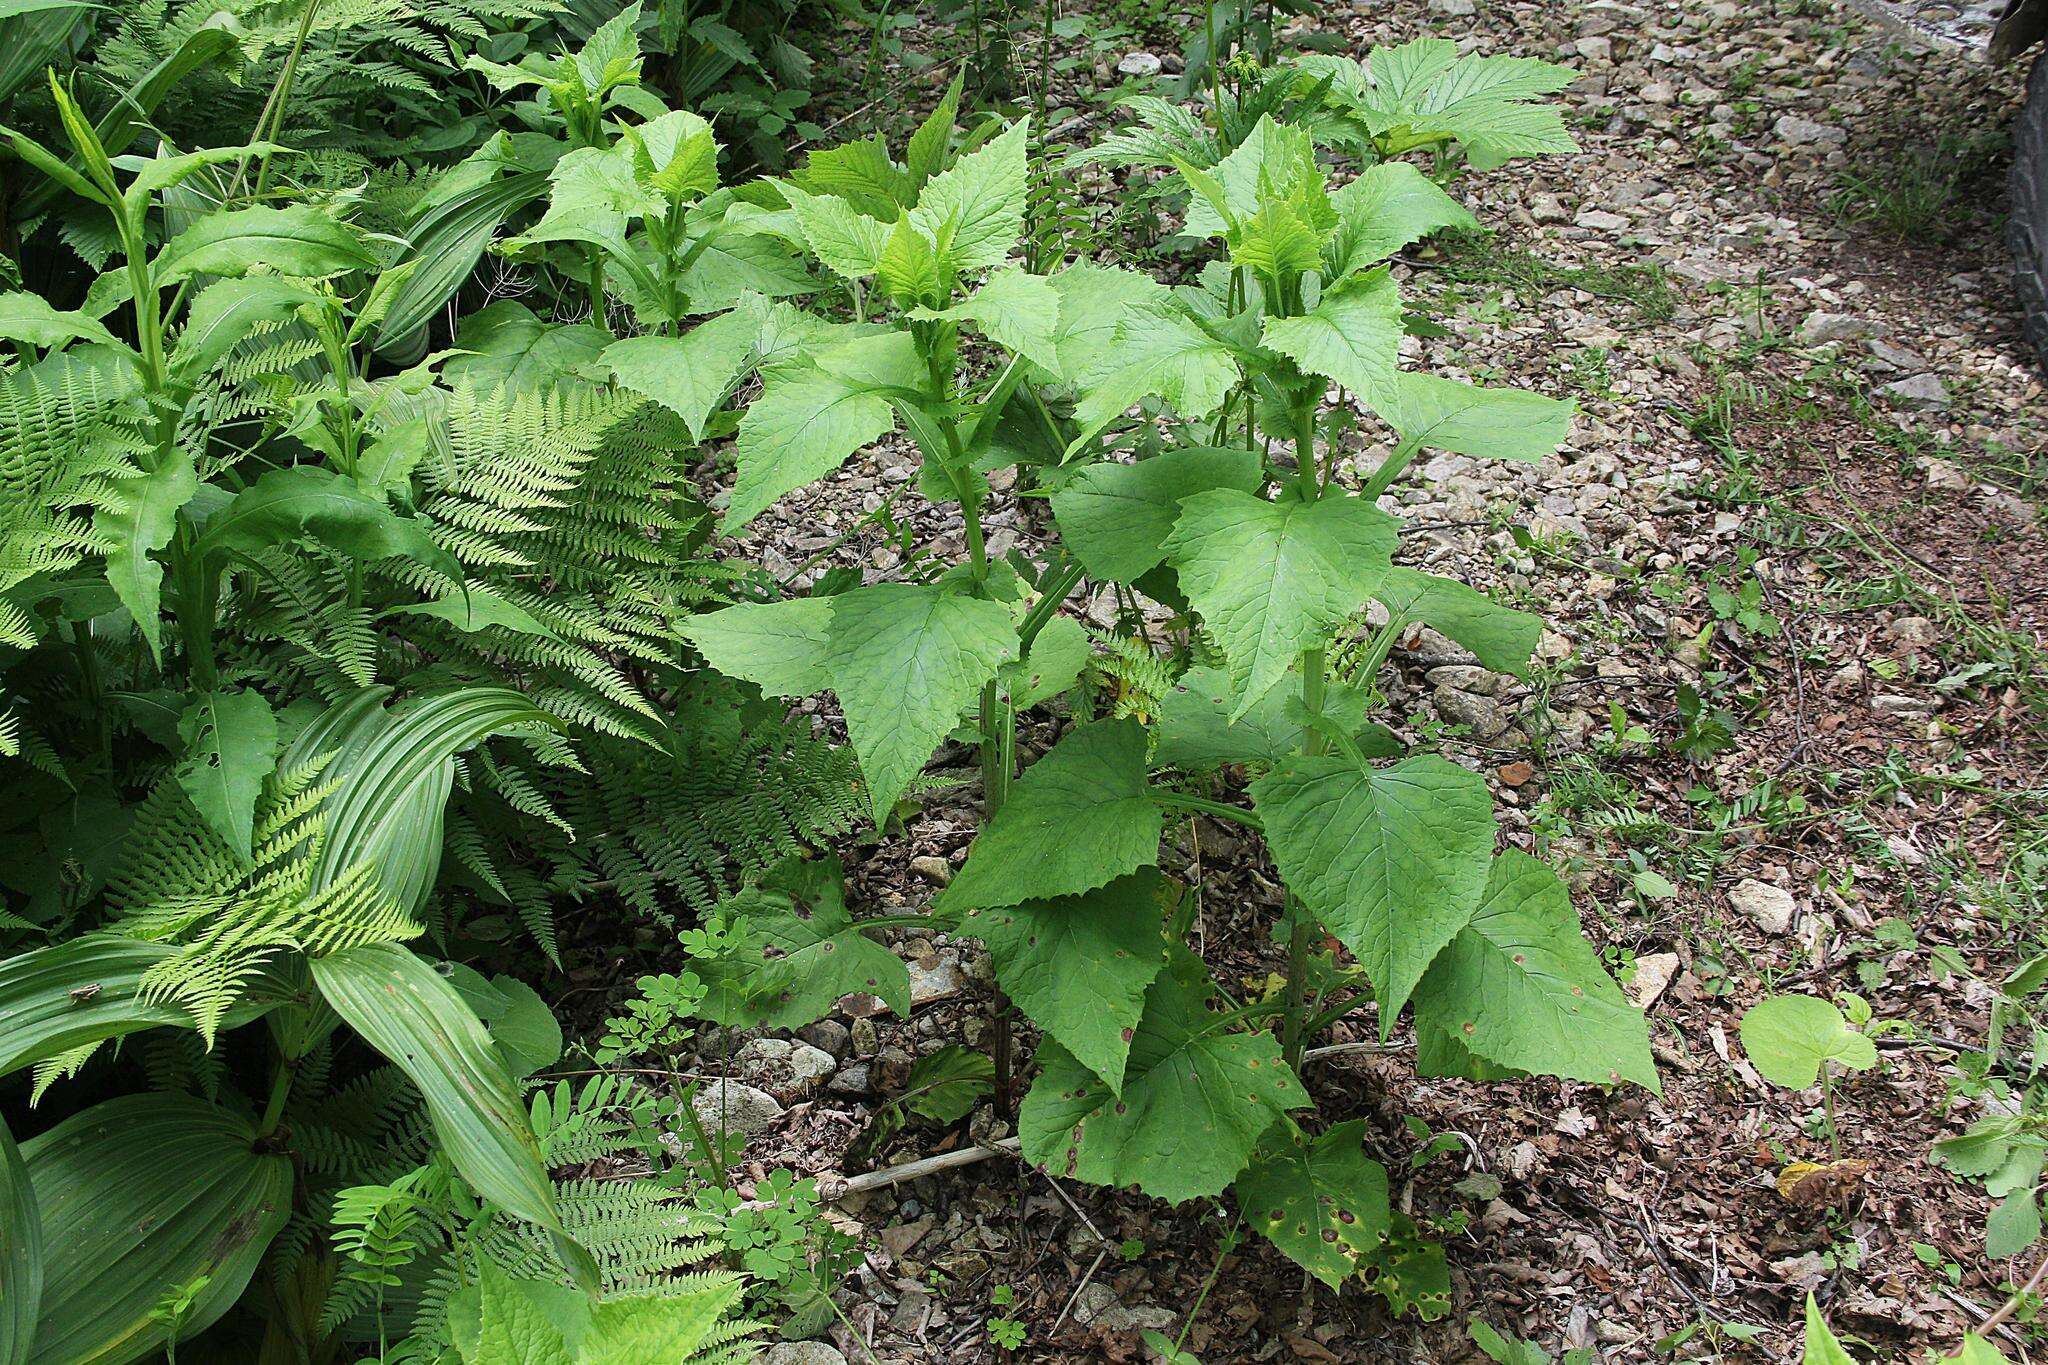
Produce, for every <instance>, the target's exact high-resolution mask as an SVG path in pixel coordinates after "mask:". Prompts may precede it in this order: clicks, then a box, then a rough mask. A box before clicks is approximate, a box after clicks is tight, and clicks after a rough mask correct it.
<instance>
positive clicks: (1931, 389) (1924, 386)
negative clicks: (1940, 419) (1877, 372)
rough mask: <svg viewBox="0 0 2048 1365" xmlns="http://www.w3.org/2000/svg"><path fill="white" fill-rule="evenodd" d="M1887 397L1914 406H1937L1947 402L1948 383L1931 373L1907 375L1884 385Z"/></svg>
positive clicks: (1942, 405) (1944, 404)
mask: <svg viewBox="0 0 2048 1365" xmlns="http://www.w3.org/2000/svg"><path fill="white" fill-rule="evenodd" d="M1884 392H1885V394H1886V396H1887V397H1889V398H1891V399H1892V400H1893V401H1895V402H1899V403H1906V404H1910V405H1912V406H1914V407H1928V408H1938V407H1944V406H1946V405H1947V403H1948V385H1946V384H1944V383H1942V382H1941V381H1940V380H1939V379H1937V378H1935V377H1934V376H1933V375H1931V374H1913V375H1907V376H1906V377H1905V378H1904V379H1894V380H1893V381H1892V382H1891V383H1889V384H1887V385H1885V386H1884Z"/></svg>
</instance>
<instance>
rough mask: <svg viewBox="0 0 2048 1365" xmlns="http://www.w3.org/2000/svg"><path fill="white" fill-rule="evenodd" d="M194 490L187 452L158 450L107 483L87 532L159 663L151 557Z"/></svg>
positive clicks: (157, 589)
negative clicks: (137, 471)
mask: <svg viewBox="0 0 2048 1365" xmlns="http://www.w3.org/2000/svg"><path fill="white" fill-rule="evenodd" d="M219 287H221V286H216V288H219ZM211 292H213V291H212V290H209V291H208V293H211ZM198 491H199V474H198V471H197V470H195V469H194V468H193V467H192V452H191V450H190V449H189V448H188V447H186V446H183V445H177V446H174V447H173V448H172V449H170V450H169V451H167V452H165V453H164V456H163V463H162V464H160V465H158V466H157V467H156V468H155V469H154V470H152V471H150V472H149V473H146V474H144V475H142V476H141V477H140V478H134V479H118V480H112V481H110V482H109V483H108V485H107V492H106V496H105V498H104V499H103V500H102V502H101V505H100V507H99V508H98V510H96V511H95V512H94V513H93V519H92V521H93V530H94V531H96V532H97V533H98V534H99V535H100V537H101V538H102V539H104V540H105V541H106V542H107V582H108V584H110V585H111V586H112V587H113V589H114V595H115V596H116V597H118V598H120V599H121V605H122V606H124V607H126V608H128V614H129V615H130V616H132V617H134V618H135V627H136V629H137V630H140V631H141V632H142V638H143V639H144V640H145V641H147V642H148V644H149V652H150V656H151V657H152V658H154V659H155V660H157V662H158V664H159V665H161V663H162V662H163V613H162V611H161V610H160V604H161V602H162V600H163V581H164V569H163V565H161V564H159V563H157V561H156V560H155V559H154V558H152V556H153V555H155V553H156V552H157V551H158V550H161V549H163V548H164V546H166V545H168V544H170V543H171V536H172V534H173V533H175V532H176V530H177V527H178V509H179V508H181V507H183V506H184V505H185V504H186V503H188V502H190V501H191V500H192V495H193V494H194V493H197V492H198Z"/></svg>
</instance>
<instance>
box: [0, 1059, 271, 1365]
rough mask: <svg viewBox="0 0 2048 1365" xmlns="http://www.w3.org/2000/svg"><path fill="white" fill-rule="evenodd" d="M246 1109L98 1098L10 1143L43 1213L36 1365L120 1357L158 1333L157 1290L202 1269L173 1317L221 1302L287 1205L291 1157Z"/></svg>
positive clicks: (226, 1303)
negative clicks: (268, 1150)
mask: <svg viewBox="0 0 2048 1365" xmlns="http://www.w3.org/2000/svg"><path fill="white" fill-rule="evenodd" d="M254 1139H255V1134H254V1130H253V1129H251V1127H250V1126H249V1124H248V1123H247V1121H246V1120H244V1119H241V1118H239V1117H237V1116H235V1115H233V1114H230V1113H228V1112H226V1111H225V1110H222V1109H218V1108H216V1107H214V1106H213V1105H211V1104H208V1103H207V1102H205V1101H204V1100H200V1099H196V1098H193V1097H191V1096H186V1095H161V1094H139V1095H123V1096H121V1097H120V1098H119V1099H113V1100H108V1101H106V1102H105V1103H104V1104H98V1105H95V1106H93V1107H92V1108H91V1109H88V1110H86V1111H85V1112H84V1113H82V1114H76V1115H74V1116H72V1117H71V1118H68V1119H66V1120H64V1122H62V1123H60V1124H58V1125H57V1126H56V1127H55V1128H53V1129H51V1130H50V1131H49V1132H47V1133H45V1134H43V1135H42V1136H41V1137H39V1138H36V1139H34V1140H32V1141H30V1142H28V1143H26V1144H24V1146H23V1147H22V1156H23V1158H24V1160H25V1161H26V1163H27V1167H28V1174H29V1180H30V1182H31V1184H32V1185H33V1186H34V1189H35V1198H36V1204H37V1207H38V1208H39V1209H40V1211H41V1214H42V1224H43V1249H44V1255H43V1292H42V1311H41V1314H40V1317H39V1318H38V1320H37V1324H36V1338H35V1348H34V1352H33V1354H32V1356H31V1357H30V1358H31V1359H33V1360H35V1361H37V1362H38V1365H73V1363H74V1362H75V1363H77V1365H83V1363H84V1362H88V1361H90V1362H94V1365H121V1362H125V1361H132V1360H141V1359H145V1358H147V1357H149V1356H151V1355H153V1354H154V1353H156V1352H157V1351H158V1350H159V1349H160V1348H161V1347H162V1345H163V1343H164V1340H165V1336H166V1331H167V1324H166V1323H165V1322H164V1321H163V1320H161V1319H160V1318H158V1317H156V1316H155V1309H156V1307H157V1305H158V1304H159V1303H161V1302H162V1301H163V1299H164V1298H165V1296H166V1295H168V1294H171V1293H173V1292H175V1291H179V1290H183V1289H186V1288H188V1287H190V1286H191V1285H193V1284H195V1283H199V1282H201V1281H202V1280H203V1287H202V1288H200V1289H199V1290H198V1292H197V1293H196V1294H195V1295H194V1296H193V1298H192V1302H191V1307H190V1309H189V1310H188V1311H187V1313H186V1314H185V1315H184V1317H183V1319H182V1320H181V1322H180V1325H179V1335H180V1337H181V1338H184V1339H188V1340H189V1339H190V1338H191V1337H193V1336H194V1335H196V1334H197V1333H199V1332H201V1331H204V1330H205V1329H206V1327H207V1326H209V1325H210V1324H211V1323H213V1322H214V1321H215V1320H216V1319H218V1318H219V1317H220V1316H221V1315H222V1314H223V1313H225V1312H227V1310H228V1309H229V1308H230V1307H232V1306H233V1305H234V1303H235V1301H236V1300H237V1299H239V1298H241V1296H242V1291H243V1290H244V1289H245V1288H247V1287H248V1284H249V1277H250V1276H251V1275H252V1274H254V1273H255V1270H256V1266H257V1263H258V1262H259V1261H261V1260H262V1258H263V1252H264V1249H265V1248H266V1247H268V1246H269V1245H270V1240H271V1238H273V1237H275V1236H276V1235H277V1233H278V1230H279V1229H281V1228H282V1227H283V1226H284V1223H285V1218H286V1215H287V1214H289V1213H290V1211H291V1200H292V1165H291V1161H290V1160H289V1159H288V1158H286V1157H284V1156H280V1155H267V1154H263V1153H259V1152H258V1151H257V1150H256V1148H255V1145H254Z"/></svg>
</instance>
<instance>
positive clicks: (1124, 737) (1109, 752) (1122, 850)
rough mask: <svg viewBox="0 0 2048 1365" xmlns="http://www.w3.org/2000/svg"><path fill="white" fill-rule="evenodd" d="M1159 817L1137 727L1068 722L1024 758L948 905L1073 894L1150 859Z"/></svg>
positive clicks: (1119, 723)
mask: <svg viewBox="0 0 2048 1365" xmlns="http://www.w3.org/2000/svg"><path fill="white" fill-rule="evenodd" d="M1163 819H1164V817H1162V816H1161V814H1160V812H1159V808H1158V806H1156V805H1154V804H1153V802H1152V797H1151V789H1150V788H1149V787H1148V786H1147V784H1146V781H1145V727H1144V726H1143V725H1141V724H1140V723H1139V722H1137V721H1135V720H1106V721H1097V722H1096V723H1094V724H1092V725H1081V726H1076V727H1075V728H1074V729H1072V730H1069V731H1068V732H1067V734H1066V736H1065V737H1064V738H1062V739H1061V740H1060V742H1059V743H1058V744H1055V745H1054V746H1053V747H1052V751H1051V752H1050V753H1048V754H1046V756H1045V757H1043V758H1041V759H1039V760H1038V762H1036V763H1034V764H1032V765H1031V767H1030V768H1029V769H1028V770H1027V771H1026V772H1025V773H1024V775H1023V776H1022V777H1020V778H1019V779H1017V783H1016V785H1015V786H1014V787H1013V788H1011V790H1010V796H1009V799H1008V800H1007V801H1005V802H1004V803H1003V808H1002V809H1001V810H1000V811H997V812H996V815H995V818H994V819H992V820H990V821H989V822H988V825H987V827H986V828H984V829H983V830H982V831H981V833H980V835H979V836H977V837H976V839H975V841H974V847H973V849H972V850H971V851H970V852H969V853H968V856H967V865H966V866H965V867H963V868H961V869H960V875H959V876H957V877H955V878H954V879H953V883H952V885H951V886H949V887H947V888H946V894H945V897H944V902H943V903H944V905H945V906H946V908H948V909H961V908H965V907H968V906H995V905H1016V904H1018V903H1020V902H1022V901H1025V900H1033V899H1043V898H1050V897H1053V896H1072V895H1078V894H1080V893H1081V892H1083V891H1093V890H1094V889H1095V888H1096V887H1099V886H1106V885H1108V884H1109V883H1110V882H1111V881H1114V880H1115V879H1116V878H1118V877H1122V876H1125V875H1126V874H1128V873H1132V872H1135V871H1137V870H1138V869H1139V868H1141V867H1147V866H1150V865H1151V864H1152V863H1153V862H1154V861H1155V860H1156V859H1157V858H1158V857H1159V831H1160V828H1161V825H1162V822H1163Z"/></svg>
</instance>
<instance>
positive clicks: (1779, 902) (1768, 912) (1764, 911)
mask: <svg viewBox="0 0 2048 1365" xmlns="http://www.w3.org/2000/svg"><path fill="white" fill-rule="evenodd" d="M1728 904H1729V905H1730V906H1731V907H1733V909H1734V910H1735V912H1736V913H1737V914H1739V915H1742V916H1745V917H1746V918H1748V919H1749V920H1750V921H1751V922H1753V923H1754V924H1755V925H1756V926H1757V927H1758V928H1759V929H1762V930H1763V931H1764V932H1765V933H1767V934H1783V933H1789V932H1790V931H1791V929H1792V916H1793V915H1794V914H1795V913H1796V912H1797V911H1798V909H1799V906H1798V903H1797V902H1796V901H1794V900H1793V899H1792V893H1791V892H1789V891H1787V890H1785V889H1784V888H1783V887H1778V886H1772V885H1771V884H1770V883H1769V882H1760V881H1758V880H1756V879H1755V878H1754V877H1747V878H1744V879H1743V880H1742V881H1739V882H1737V883H1735V889H1734V890H1732V891H1730V892H1729V893H1728Z"/></svg>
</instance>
